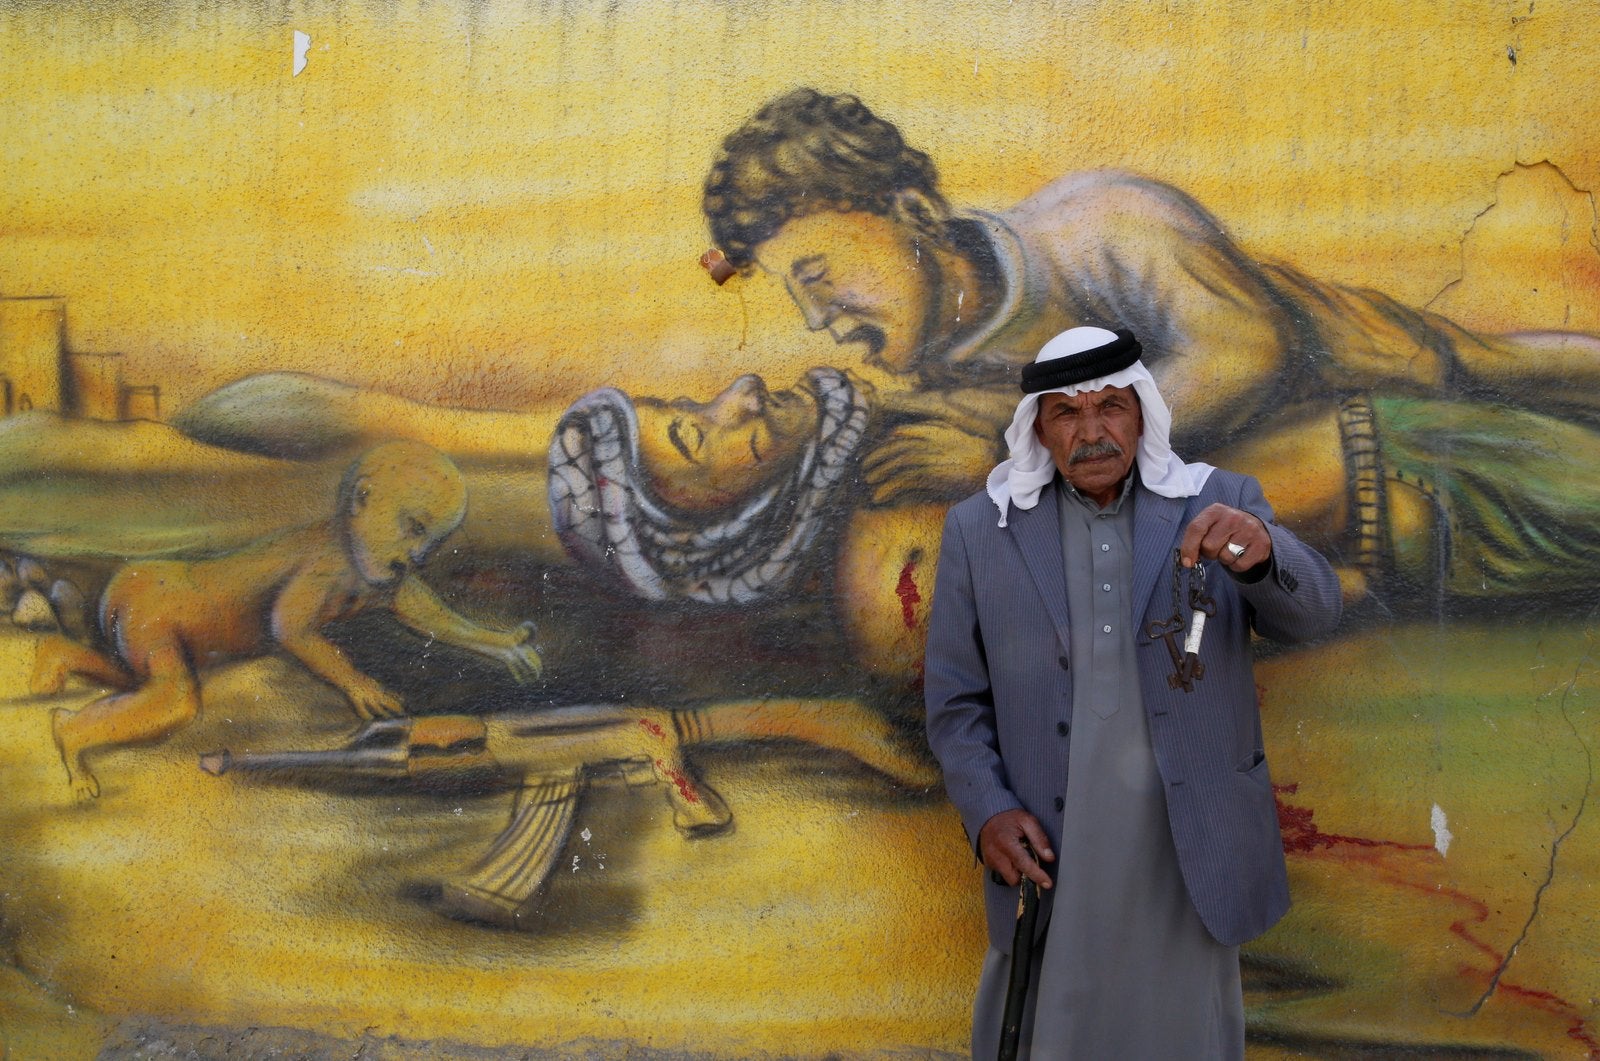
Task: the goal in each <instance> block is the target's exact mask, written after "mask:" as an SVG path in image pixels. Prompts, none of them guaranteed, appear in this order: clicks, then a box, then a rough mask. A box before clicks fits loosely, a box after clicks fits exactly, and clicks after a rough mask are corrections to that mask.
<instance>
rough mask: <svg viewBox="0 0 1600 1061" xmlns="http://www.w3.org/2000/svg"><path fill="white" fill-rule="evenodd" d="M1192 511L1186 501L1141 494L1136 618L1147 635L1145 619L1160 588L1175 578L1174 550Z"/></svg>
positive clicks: (1136, 521) (1136, 518)
mask: <svg viewBox="0 0 1600 1061" xmlns="http://www.w3.org/2000/svg"><path fill="white" fill-rule="evenodd" d="M1188 507H1189V499H1188V498H1186V497H1162V496H1161V495H1160V494H1152V493H1151V492H1150V491H1148V490H1144V491H1141V492H1140V494H1139V499H1138V501H1137V503H1136V504H1135V505H1134V507H1133V600H1132V601H1131V602H1130V603H1132V605H1133V616H1134V620H1135V621H1136V622H1139V623H1140V626H1141V631H1140V632H1141V633H1142V632H1143V630H1142V626H1143V618H1142V617H1143V616H1144V613H1145V610H1146V608H1147V607H1148V606H1149V604H1150V594H1151V593H1153V592H1154V591H1155V588H1156V585H1157V584H1158V583H1161V582H1163V579H1162V575H1163V574H1165V575H1166V580H1165V582H1166V584H1170V583H1171V578H1172V550H1174V549H1176V548H1177V547H1178V542H1179V540H1180V539H1181V538H1182V535H1183V528H1184V527H1185V526H1187V525H1188V523H1187V521H1186V520H1185V519H1184V518H1183V517H1184V513H1185V510H1186V509H1187V508H1188Z"/></svg>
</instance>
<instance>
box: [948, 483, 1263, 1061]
mask: <svg viewBox="0 0 1600 1061" xmlns="http://www.w3.org/2000/svg"><path fill="white" fill-rule="evenodd" d="M1137 478H1138V477H1137V476H1130V477H1129V480H1128V485H1126V486H1125V487H1124V491H1123V493H1122V495H1121V496H1120V497H1119V498H1117V499H1116V500H1114V501H1113V502H1112V503H1111V504H1110V505H1108V506H1106V507H1105V508H1104V509H1101V508H1098V507H1097V506H1096V505H1095V504H1094V503H1093V502H1092V501H1089V500H1088V499H1087V498H1084V497H1082V496H1081V495H1079V494H1078V493H1077V492H1076V491H1075V490H1072V489H1071V488H1070V487H1066V488H1064V489H1062V490H1059V491H1058V492H1057V493H1058V496H1059V498H1060V499H1061V501H1060V509H1061V537H1062V556H1063V560H1064V563H1065V567H1066V576H1067V577H1066V583H1067V608H1068V614H1069V615H1070V617H1071V625H1070V627H1069V636H1070V639H1071V645H1070V650H1071V663H1072V673H1073V705H1074V707H1073V718H1072V745H1071V751H1070V759H1069V763H1068V774H1067V785H1066V794H1065V797H1064V798H1065V807H1064V808H1063V822H1062V830H1061V849H1060V850H1059V851H1058V852H1057V853H1056V854H1057V859H1058V864H1057V867H1056V869H1055V876H1056V884H1055V888H1056V895H1055V898H1054V902H1053V904H1052V909H1051V914H1050V920H1049V924H1048V927H1047V929H1046V931H1045V936H1044V945H1043V946H1042V947H1037V948H1035V951H1034V969H1033V976H1032V978H1031V984H1032V987H1033V991H1032V997H1031V998H1030V1000H1029V1010H1028V1013H1027V1015H1026V1017H1025V1020H1024V1025H1023V1034H1022V1043H1023V1050H1022V1052H1021V1056H1023V1057H1031V1058H1033V1059H1036V1061H1045V1059H1053V1058H1070V1059H1073V1061H1102V1059H1116V1061H1123V1059H1126V1061H1141V1059H1147V1058H1148V1059H1151V1061H1170V1059H1175V1058H1183V1059H1185V1061H1190V1059H1194V1061H1202V1059H1206V1061H1208V1059H1231V1058H1240V1057H1242V1056H1243V1055H1244V1002H1243V995H1242V992H1241V989H1240V982H1239V954H1238V948H1236V947H1224V946H1222V945H1221V944H1219V943H1218V942H1216V940H1214V939H1212V938H1211V936H1210V934H1209V933H1208V932H1206V930H1205V927H1204V926H1203V925H1202V924H1201V922H1200V916H1199V914H1197V913H1196V912H1195V909H1194V905H1193V904H1192V903H1191V902H1190V900H1189V896H1188V892H1187V891H1186V890H1185V888H1184V884H1183V878H1182V876H1181V875H1180V873H1179V869H1178V861H1177V854H1176V851H1175V850H1174V848H1173V843H1172V834H1171V830H1170V827H1169V826H1168V823H1167V808H1166V801H1165V796H1164V786H1163V785H1162V781H1161V776H1160V774H1159V773H1158V772H1157V770H1156V762H1155V755H1154V753H1153V752H1152V750H1151V745H1150V731H1149V725H1148V720H1147V719H1146V717H1145V710H1144V701H1143V697H1142V696H1141V695H1140V691H1139V676H1138V669H1137V667H1136V665H1135V660H1134V652H1135V648H1134V634H1135V631H1134V629H1133V627H1132V622H1133V616H1134V615H1136V614H1138V612H1139V611H1141V610H1142V609H1137V610H1136V609H1135V608H1134V606H1133V602H1131V601H1130V600H1129V599H1128V598H1129V596H1130V587H1131V586H1132V584H1133V578H1132V568H1133V506H1134V505H1135V504H1137V503H1138V502H1137V497H1138V494H1139V493H1140V492H1142V490H1143V487H1142V485H1139V484H1137V482H1136V480H1137ZM1063 486H1064V487H1065V484H1063ZM1156 592H1157V593H1162V594H1170V593H1171V589H1170V584H1158V586H1157V589H1156ZM1009 976H1010V958H1009V957H1007V956H1006V955H1003V954H1000V953H999V952H997V951H994V950H991V951H990V952H989V954H988V956H987V957H986V958H985V960H984V970H983V977H982V981H981V983H980V986H979V991H978V1000H977V1004H976V1007H975V1009H974V1019H973V1056H974V1057H975V1058H979V1057H981V1058H991V1057H994V1056H995V1051H996V1046H997V1044H998V1041H999V1028H1000V1020H1001V1014H1002V1012H1003V1010H1004V1007H1005V991H1006V984H1007V980H1008V978H1009Z"/></svg>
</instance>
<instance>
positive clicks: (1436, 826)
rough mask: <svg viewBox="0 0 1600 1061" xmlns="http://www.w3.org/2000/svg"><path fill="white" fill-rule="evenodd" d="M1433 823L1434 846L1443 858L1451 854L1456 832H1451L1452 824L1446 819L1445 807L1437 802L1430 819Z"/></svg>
mask: <svg viewBox="0 0 1600 1061" xmlns="http://www.w3.org/2000/svg"><path fill="white" fill-rule="evenodd" d="M1429 820H1430V821H1431V822H1432V824H1433V847H1434V850H1436V851H1438V852H1439V856H1440V857H1441V858H1442V857H1444V856H1446V855H1448V854H1450V841H1452V840H1454V839H1455V834H1453V833H1452V832H1450V825H1449V823H1448V822H1447V821H1446V820H1445V816H1444V808H1443V807H1441V806H1439V805H1438V804H1437V803H1435V804H1434V805H1433V814H1432V816H1431V818H1430V819H1429Z"/></svg>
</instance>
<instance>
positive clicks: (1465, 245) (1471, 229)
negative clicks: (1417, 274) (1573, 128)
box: [1423, 158, 1600, 316]
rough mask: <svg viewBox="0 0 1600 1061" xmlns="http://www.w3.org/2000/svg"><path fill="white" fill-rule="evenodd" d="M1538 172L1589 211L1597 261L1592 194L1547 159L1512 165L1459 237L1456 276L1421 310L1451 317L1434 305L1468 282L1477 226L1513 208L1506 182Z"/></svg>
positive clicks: (1599, 221)
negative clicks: (1545, 173) (1497, 211)
mask: <svg viewBox="0 0 1600 1061" xmlns="http://www.w3.org/2000/svg"><path fill="white" fill-rule="evenodd" d="M1538 170H1547V171H1549V172H1551V173H1554V174H1555V175H1556V177H1558V178H1559V180H1560V183H1561V185H1562V186H1563V187H1565V188H1566V189H1568V190H1569V191H1571V192H1572V193H1573V194H1574V195H1578V196H1582V197H1583V199H1584V200H1585V201H1586V202H1587V204H1588V207H1589V209H1588V215H1589V216H1588V226H1587V227H1588V241H1587V242H1588V245H1589V248H1590V250H1592V251H1593V252H1594V253H1595V255H1596V257H1597V258H1600V209H1597V204H1596V198H1595V193H1594V192H1593V191H1591V190H1590V189H1588V188H1580V187H1578V186H1577V185H1576V184H1575V183H1573V181H1572V178H1570V177H1568V176H1567V173H1566V171H1565V170H1563V169H1562V168H1561V166H1560V165H1559V164H1558V163H1556V162H1555V161H1553V160H1552V159H1550V158H1543V159H1540V160H1538V161H1537V162H1513V163H1512V164H1511V168H1509V169H1506V170H1502V171H1501V172H1500V174H1499V176H1497V177H1496V178H1495V182H1494V196H1493V198H1492V200H1491V201H1490V202H1489V203H1488V205H1486V206H1484V207H1483V209H1481V210H1479V211H1478V212H1477V213H1476V214H1474V215H1473V216H1472V220H1471V221H1470V222H1469V223H1468V224H1467V226H1466V228H1465V229H1463V230H1462V233H1461V237H1460V239H1459V241H1458V251H1459V265H1458V266H1457V270H1456V276H1455V277H1454V278H1453V279H1451V280H1449V281H1447V282H1446V283H1445V284H1444V285H1443V286H1442V287H1440V288H1439V290H1438V291H1437V292H1435V293H1434V295H1433V296H1432V297H1431V298H1429V299H1428V300H1427V301H1426V302H1424V303H1423V308H1424V309H1429V310H1434V311H1435V312H1444V313H1445V315H1446V316H1451V313H1450V312H1448V310H1445V309H1441V308H1440V307H1439V306H1438V305H1437V304H1438V303H1439V302H1440V301H1441V300H1442V299H1445V298H1446V297H1447V296H1448V295H1450V294H1451V293H1452V292H1454V291H1456V290H1457V289H1458V288H1460V287H1461V286H1462V284H1463V283H1464V282H1465V281H1466V280H1467V278H1468V276H1469V274H1470V273H1471V272H1472V269H1471V268H1470V257H1469V256H1470V254H1471V248H1472V241H1473V236H1474V234H1475V233H1477V231H1478V227H1479V225H1480V224H1481V223H1482V222H1483V220H1484V219H1485V218H1486V217H1488V216H1489V214H1491V213H1492V212H1494V210H1495V209H1496V208H1499V207H1502V206H1505V207H1506V208H1508V209H1511V208H1512V207H1511V206H1510V204H1509V203H1508V199H1510V198H1512V197H1510V196H1507V195H1506V190H1507V182H1508V181H1519V182H1520V181H1522V180H1526V179H1528V178H1530V177H1531V176H1532V175H1533V174H1534V172H1535V171H1538ZM1569 221H1570V215H1565V214H1564V216H1563V222H1564V223H1563V226H1562V227H1563V229H1565V227H1566V223H1567V222H1569Z"/></svg>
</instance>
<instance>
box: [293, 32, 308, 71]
mask: <svg viewBox="0 0 1600 1061" xmlns="http://www.w3.org/2000/svg"><path fill="white" fill-rule="evenodd" d="M310 50H311V34H309V33H302V32H300V31H299V30H295V31H294V76H295V77H299V76H300V71H302V70H304V69H305V68H306V53H307V52H309V51H310Z"/></svg>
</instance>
